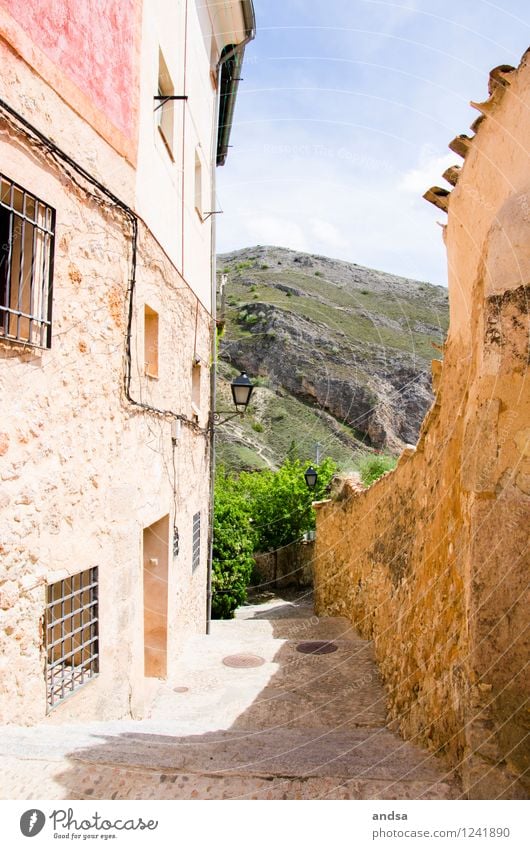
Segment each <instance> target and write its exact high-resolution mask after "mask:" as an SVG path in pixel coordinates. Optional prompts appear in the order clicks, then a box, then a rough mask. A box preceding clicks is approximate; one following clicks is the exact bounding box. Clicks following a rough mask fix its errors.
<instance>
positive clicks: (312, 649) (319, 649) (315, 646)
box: [296, 640, 338, 654]
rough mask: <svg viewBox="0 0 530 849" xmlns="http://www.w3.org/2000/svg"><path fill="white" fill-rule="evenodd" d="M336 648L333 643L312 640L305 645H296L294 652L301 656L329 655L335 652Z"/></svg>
mask: <svg viewBox="0 0 530 849" xmlns="http://www.w3.org/2000/svg"><path fill="white" fill-rule="evenodd" d="M337 649H338V646H337V645H336V644H335V643H329V642H326V641H325V640H312V641H308V642H306V643H298V645H297V647H296V651H299V652H302V654H331V653H332V652H334V651H337Z"/></svg>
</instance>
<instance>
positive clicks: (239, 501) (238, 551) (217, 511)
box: [212, 469, 255, 619]
mask: <svg viewBox="0 0 530 849" xmlns="http://www.w3.org/2000/svg"><path fill="white" fill-rule="evenodd" d="M254 548H255V533H254V530H253V527H252V522H251V516H250V510H249V504H248V502H247V501H246V500H245V497H244V496H243V494H242V492H241V491H240V487H239V485H238V482H237V479H236V478H234V477H233V476H231V475H228V474H226V473H225V471H224V469H220V470H219V471H218V472H217V477H216V482H215V499H214V522H213V563H212V616H213V618H214V619H231V618H232V617H233V615H234V611H235V609H236V607H238V606H239V605H240V604H242V603H243V602H244V601H245V599H246V597H247V587H248V584H249V581H250V576H251V574H252V569H253V567H254V559H253V557H252V552H253V551H254Z"/></svg>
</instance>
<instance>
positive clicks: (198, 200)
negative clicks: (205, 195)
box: [195, 150, 203, 219]
mask: <svg viewBox="0 0 530 849" xmlns="http://www.w3.org/2000/svg"><path fill="white" fill-rule="evenodd" d="M195 209H196V210H197V212H198V213H199V216H200V218H201V219H202V212H203V209H202V165H201V157H200V155H199V152H198V151H197V150H196V151H195Z"/></svg>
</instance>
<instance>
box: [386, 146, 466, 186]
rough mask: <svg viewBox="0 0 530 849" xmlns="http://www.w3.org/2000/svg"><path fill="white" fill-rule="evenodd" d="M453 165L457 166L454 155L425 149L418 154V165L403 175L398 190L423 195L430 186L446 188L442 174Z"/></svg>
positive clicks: (456, 158) (456, 159)
mask: <svg viewBox="0 0 530 849" xmlns="http://www.w3.org/2000/svg"><path fill="white" fill-rule="evenodd" d="M455 164H458V157H457V156H456V155H455V154H454V153H444V154H442V155H440V154H435V153H433V151H432V149H431V148H429V147H425V148H423V150H422V151H421V153H420V161H419V163H418V165H417V166H416V167H415V168H412V169H411V170H410V171H406V172H405V173H404V174H403V177H402V178H401V180H400V181H399V184H398V189H401V190H402V191H404V192H410V193H414V194H415V195H418V194H419V195H423V194H424V193H425V192H426V191H427V189H430V188H431V186H440V185H441V186H447V185H448V183H446V181H445V180H444V179H443V178H442V174H443V173H444V171H445V170H446V169H447V168H449V166H450V165H455Z"/></svg>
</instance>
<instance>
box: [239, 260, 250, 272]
mask: <svg viewBox="0 0 530 849" xmlns="http://www.w3.org/2000/svg"><path fill="white" fill-rule="evenodd" d="M253 264H254V263H252V262H249V260H247V261H246V262H238V264H237V265H236V271H246V269H247V268H252V266H253Z"/></svg>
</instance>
